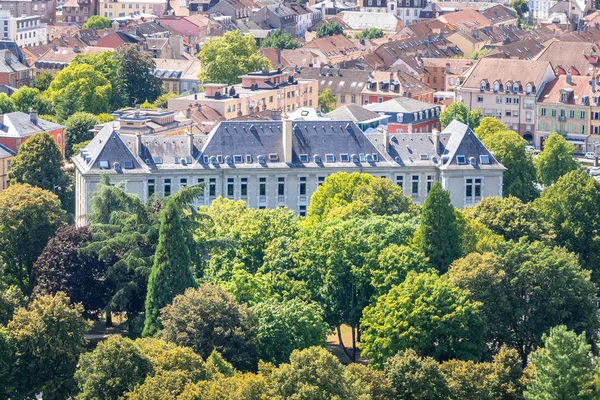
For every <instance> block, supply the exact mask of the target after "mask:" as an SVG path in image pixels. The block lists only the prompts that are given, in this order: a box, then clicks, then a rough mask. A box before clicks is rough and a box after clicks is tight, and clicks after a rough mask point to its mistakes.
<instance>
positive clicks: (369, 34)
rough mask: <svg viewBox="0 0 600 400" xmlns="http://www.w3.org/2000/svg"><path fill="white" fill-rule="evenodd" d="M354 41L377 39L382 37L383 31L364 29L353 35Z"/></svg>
mask: <svg viewBox="0 0 600 400" xmlns="http://www.w3.org/2000/svg"><path fill="white" fill-rule="evenodd" d="M354 37H355V38H356V39H379V38H382V37H383V30H382V29H379V28H366V29H363V30H362V31H360V32H359V33H357V34H356V35H354Z"/></svg>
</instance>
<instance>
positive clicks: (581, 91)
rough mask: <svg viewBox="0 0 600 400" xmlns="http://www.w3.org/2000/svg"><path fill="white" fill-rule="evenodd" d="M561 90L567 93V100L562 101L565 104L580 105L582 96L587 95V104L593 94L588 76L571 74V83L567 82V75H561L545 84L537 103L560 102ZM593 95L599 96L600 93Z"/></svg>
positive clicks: (582, 99)
mask: <svg viewBox="0 0 600 400" xmlns="http://www.w3.org/2000/svg"><path fill="white" fill-rule="evenodd" d="M563 91H564V92H565V93H566V94H567V101H566V102H563V103H565V104H573V105H575V104H579V105H582V104H584V103H583V101H585V100H584V98H585V97H586V96H588V99H587V105H589V104H590V99H589V97H592V96H593V95H594V94H593V93H592V86H591V85H590V79H589V78H588V77H586V76H572V77H571V83H567V76H566V75H561V76H559V77H557V78H556V79H554V80H553V81H551V82H548V83H547V84H546V86H545V87H544V90H543V91H542V93H541V94H540V96H539V97H538V100H537V101H538V103H560V102H561V101H560V100H561V98H560V97H561V92H563ZM595 95H596V96H599V95H600V93H598V94H595Z"/></svg>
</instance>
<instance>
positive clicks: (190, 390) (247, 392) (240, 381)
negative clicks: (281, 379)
mask: <svg viewBox="0 0 600 400" xmlns="http://www.w3.org/2000/svg"><path fill="white" fill-rule="evenodd" d="M271 398H273V397H271V393H269V388H268V387H267V382H266V379H265V377H264V375H262V374H251V373H245V374H235V375H223V374H219V375H217V376H216V377H215V378H214V379H212V380H210V381H200V382H197V383H196V384H191V385H187V386H186V387H185V389H184V391H183V393H182V394H181V395H180V396H179V397H178V398H177V400H258V399H271Z"/></svg>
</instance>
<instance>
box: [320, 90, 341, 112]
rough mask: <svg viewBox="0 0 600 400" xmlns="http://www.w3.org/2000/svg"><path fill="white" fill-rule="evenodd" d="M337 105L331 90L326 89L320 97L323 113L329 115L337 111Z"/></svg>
mask: <svg viewBox="0 0 600 400" xmlns="http://www.w3.org/2000/svg"><path fill="white" fill-rule="evenodd" d="M336 104H337V100H336V98H335V96H334V95H333V93H331V89H325V90H323V92H321V94H320V95H319V108H320V109H321V112H323V113H328V112H330V111H333V110H335V105H336Z"/></svg>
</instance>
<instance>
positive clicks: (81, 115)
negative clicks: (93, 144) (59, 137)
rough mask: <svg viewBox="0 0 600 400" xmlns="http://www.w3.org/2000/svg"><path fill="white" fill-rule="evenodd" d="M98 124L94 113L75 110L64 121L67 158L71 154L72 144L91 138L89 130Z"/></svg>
mask: <svg viewBox="0 0 600 400" xmlns="http://www.w3.org/2000/svg"><path fill="white" fill-rule="evenodd" d="M96 124H98V118H97V117H96V116H95V115H94V114H90V113H86V112H76V113H75V114H73V115H71V116H70V117H69V118H67V120H66V121H65V129H66V132H65V157H66V158H67V159H69V158H70V157H71V156H72V155H73V154H75V153H73V146H75V145H76V144H79V143H81V142H85V141H89V140H91V139H93V137H94V135H93V133H92V132H90V130H91V129H92V128H93V127H94V125H96Z"/></svg>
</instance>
